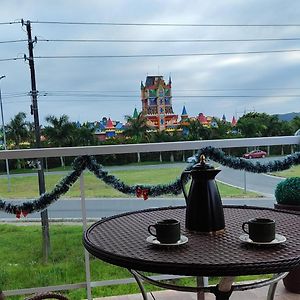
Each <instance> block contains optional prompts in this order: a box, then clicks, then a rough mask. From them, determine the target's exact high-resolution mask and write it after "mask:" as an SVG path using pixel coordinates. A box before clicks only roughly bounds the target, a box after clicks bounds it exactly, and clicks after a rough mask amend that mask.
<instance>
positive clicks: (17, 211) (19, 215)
mask: <svg viewBox="0 0 300 300" xmlns="http://www.w3.org/2000/svg"><path fill="white" fill-rule="evenodd" d="M20 217H21V211H19V210H16V218H17V219H20Z"/></svg>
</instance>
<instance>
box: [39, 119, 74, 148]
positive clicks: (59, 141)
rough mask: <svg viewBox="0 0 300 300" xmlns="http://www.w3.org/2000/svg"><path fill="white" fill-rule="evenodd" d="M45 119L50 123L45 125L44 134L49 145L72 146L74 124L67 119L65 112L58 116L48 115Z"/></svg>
mask: <svg viewBox="0 0 300 300" xmlns="http://www.w3.org/2000/svg"><path fill="white" fill-rule="evenodd" d="M46 121H47V122H48V123H49V124H50V125H48V126H45V128H44V131H43V132H44V135H45V137H46V139H47V141H48V143H49V144H50V145H51V146H54V147H69V146H73V140H74V133H75V125H74V124H73V123H72V122H70V121H69V117H68V116H67V115H65V114H63V115H62V116H60V117H59V118H57V117H55V116H53V115H49V116H47V117H46Z"/></svg>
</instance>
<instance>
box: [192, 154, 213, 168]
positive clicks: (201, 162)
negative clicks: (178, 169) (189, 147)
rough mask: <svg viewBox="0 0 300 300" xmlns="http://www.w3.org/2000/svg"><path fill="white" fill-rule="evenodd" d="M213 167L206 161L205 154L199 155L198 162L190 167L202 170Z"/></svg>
mask: <svg viewBox="0 0 300 300" xmlns="http://www.w3.org/2000/svg"><path fill="white" fill-rule="evenodd" d="M214 169H215V168H214V167H213V166H212V165H210V164H208V163H206V161H205V156H204V155H203V154H201V155H200V158H199V162H198V163H197V164H195V165H194V166H193V167H192V171H204V170H214Z"/></svg>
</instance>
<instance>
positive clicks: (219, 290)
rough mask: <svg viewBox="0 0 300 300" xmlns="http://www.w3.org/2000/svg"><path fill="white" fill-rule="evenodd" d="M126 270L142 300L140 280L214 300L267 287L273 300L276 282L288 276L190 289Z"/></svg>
mask: <svg viewBox="0 0 300 300" xmlns="http://www.w3.org/2000/svg"><path fill="white" fill-rule="evenodd" d="M128 270H129V272H130V273H131V274H132V275H133V277H134V278H135V280H136V282H137V284H138V286H139V288H140V290H141V293H142V296H143V299H144V300H148V297H147V293H146V291H145V289H144V286H143V283H142V280H143V281H145V282H148V283H150V284H153V285H155V286H158V287H161V288H165V289H169V290H175V291H181V292H194V293H197V294H198V296H200V295H203V296H204V293H212V294H214V295H215V296H216V300H229V299H230V296H231V294H232V292H233V291H245V290H250V289H255V288H260V287H263V286H267V285H269V290H268V295H267V300H273V299H274V295H275V290H276V287H277V283H278V281H279V280H281V279H283V278H284V277H285V276H286V275H287V274H288V273H280V274H276V275H274V276H273V277H272V278H271V279H266V280H263V281H259V282H254V283H246V284H238V285H232V283H233V280H234V277H222V279H221V281H220V283H219V284H218V285H216V286H197V287H191V286H180V285H174V284H168V283H164V282H160V281H157V280H154V279H152V278H150V277H148V276H145V275H144V274H142V273H141V272H139V271H135V270H130V269H128ZM141 279H142V280H141ZM200 299H204V297H202V298H200ZM198 300H199V297H198Z"/></svg>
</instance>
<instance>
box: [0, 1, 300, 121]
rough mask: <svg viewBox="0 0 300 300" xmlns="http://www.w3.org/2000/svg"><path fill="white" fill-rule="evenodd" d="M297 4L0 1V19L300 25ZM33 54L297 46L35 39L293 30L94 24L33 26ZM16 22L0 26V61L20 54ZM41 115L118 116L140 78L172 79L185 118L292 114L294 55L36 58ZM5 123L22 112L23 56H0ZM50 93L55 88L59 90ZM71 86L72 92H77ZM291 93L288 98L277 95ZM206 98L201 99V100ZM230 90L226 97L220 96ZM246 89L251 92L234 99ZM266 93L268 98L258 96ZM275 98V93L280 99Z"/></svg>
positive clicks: (299, 66) (295, 45)
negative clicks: (9, 59) (11, 59)
mask: <svg viewBox="0 0 300 300" xmlns="http://www.w3.org/2000/svg"><path fill="white" fill-rule="evenodd" d="M299 12H300V2H299V1H292V0H290V1H288V0H285V1H282V0H278V1H277V0H273V1H267V0H264V1H261V0H248V1H242V0H240V1H237V0H236V1H234V0H226V1H224V0H219V1H217V0H214V1H211V0H206V1H205V0H200V1H196V0H182V1H181V0H172V1H171V0H169V1H168V0H167V1H166V0H165V1H158V0H156V1H155V0H152V1H149V0H131V1H126V0H119V1H117V0H109V1H106V0H101V1H100V0H89V1H87V0H85V1H79V0H70V1H69V0H68V1H58V0H52V1H44V0H39V1H37V0H36V1H34V0H26V1H19V0H1V9H0V22H10V21H18V20H20V19H22V18H23V19H24V20H30V21H33V22H34V21H63V22H66V21H68V22H108V23H177V24H298V25H299V24H300V20H299ZM32 35H33V36H37V39H38V42H37V44H36V45H35V48H34V55H35V56H37V57H39V56H42V57H43V56H72V55H86V56H89V55H98V56H99V55H139V54H191V53H220V52H249V51H250V52H253V51H269V50H271V51H273V50H288V49H300V45H299V44H300V40H280V41H260V42H258V41H251V42H250V41H248V42H242V41H239V42H205V43H204V42H185V43H179V42H177V43H171V42H168V43H166V42H165V43H162V42H151V43H133V42H131V43H116V42H114V43H113V42H110V43H108V42H106V43H103V42H102V43H101V42H97V43H96V42H94V43H91V42H89V43H87V42H85V43H83V42H81V43H79V42H45V41H42V39H50V40H51V39H98V40H99V39H110V40H120V39H127V40H184V39H185V40H192V39H194V40H200V39H209V40H211V39H227V40H228V39H231V40H232V39H277V38H285V39H287V38H299V39H300V27H297V26H294V27H292V26H289V27H197V26H185V27H184V26H176V27H175V26H173V27H172V26H103V25H102V26H100V25H60V24H55V25H54V24H41V23H33V24H32ZM26 38H27V35H26V30H25V27H23V28H22V26H21V24H12V25H0V60H1V59H3V58H15V57H18V58H20V57H23V55H24V54H26V55H28V49H27V43H26V42H25V41H23V42H14V43H3V41H12V40H20V39H21V40H22V39H26ZM35 67H36V81H37V90H38V91H39V92H40V96H39V98H38V105H39V113H40V122H41V123H43V124H45V116H47V115H49V114H52V115H56V116H60V115H61V114H67V115H69V116H70V119H71V120H72V121H77V120H79V121H80V122H84V121H94V120H100V119H102V117H103V116H107V117H111V118H112V119H113V120H120V121H123V120H124V116H125V115H131V114H132V113H133V110H134V108H135V107H136V108H137V109H138V110H140V109H141V101H140V81H141V80H143V81H145V79H146V76H147V74H148V75H163V76H164V77H165V79H166V80H168V77H169V75H170V74H171V76H172V82H173V85H172V89H173V108H174V111H175V113H176V114H178V115H180V114H181V111H182V107H183V105H184V104H185V105H186V109H187V112H188V114H189V115H190V116H195V115H198V113H200V112H203V113H204V114H205V115H211V116H217V117H221V116H222V114H223V113H224V114H225V115H226V117H227V118H228V119H231V118H232V116H233V115H235V116H241V115H242V114H243V112H244V111H247V112H248V111H250V110H255V111H258V112H266V113H269V114H273V113H286V112H292V111H296V112H299V111H300V101H299V99H300V97H298V95H300V82H299V79H300V76H299V75H300V52H287V53H263V54H248V55H246V54H239V55H218V56H178V57H143V58H133V57H131V58H92V59H91V58H89V59H83V58H81V59H57V58H56V59H53V58H52V59H50V58H48V59H47V58H36V59H35ZM2 75H5V76H6V78H4V79H2V80H1V81H0V86H1V90H2V99H3V107H4V118H5V122H6V123H7V122H8V121H9V120H10V118H12V117H13V116H14V115H15V114H16V113H18V112H20V111H24V112H26V113H27V115H28V119H29V120H32V117H31V115H30V109H29V106H30V103H31V99H30V97H29V96H26V93H28V92H29V91H30V90H31V86H30V72H29V66H28V62H24V60H16V61H0V76H2ZM58 92H59V93H58ZM79 92H80V93H79ZM287 95H289V96H290V95H292V96H293V95H294V96H293V97H283V96H287ZM204 96H210V97H204ZM225 96H232V97H225ZM233 96H254V97H251V98H250V97H249V98H247V97H233ZM259 96H272V97H268V98H267V97H265V98H262V97H259ZM280 96H281V97H280Z"/></svg>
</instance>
